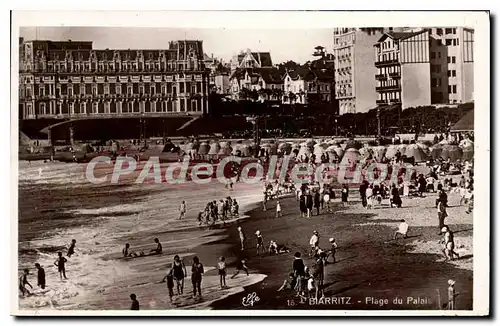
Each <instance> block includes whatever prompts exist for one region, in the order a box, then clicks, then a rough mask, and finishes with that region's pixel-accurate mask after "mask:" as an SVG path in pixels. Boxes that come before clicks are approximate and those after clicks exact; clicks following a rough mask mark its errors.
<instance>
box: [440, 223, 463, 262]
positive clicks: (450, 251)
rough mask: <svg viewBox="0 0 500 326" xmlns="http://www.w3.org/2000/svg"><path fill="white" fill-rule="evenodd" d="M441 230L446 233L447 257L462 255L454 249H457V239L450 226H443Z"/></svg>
mask: <svg viewBox="0 0 500 326" xmlns="http://www.w3.org/2000/svg"><path fill="white" fill-rule="evenodd" d="M441 232H442V233H444V239H443V242H444V249H443V252H444V255H445V259H446V260H448V259H451V260H453V258H454V256H456V257H457V259H458V258H459V257H460V256H459V255H458V254H457V253H456V252H455V251H454V250H455V239H454V235H453V232H451V230H450V228H449V227H448V226H446V225H445V226H443V228H442V229H441Z"/></svg>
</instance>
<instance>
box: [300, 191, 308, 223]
mask: <svg viewBox="0 0 500 326" xmlns="http://www.w3.org/2000/svg"><path fill="white" fill-rule="evenodd" d="M299 209H300V217H306V214H307V207H306V196H305V195H304V194H301V195H300V196H299Z"/></svg>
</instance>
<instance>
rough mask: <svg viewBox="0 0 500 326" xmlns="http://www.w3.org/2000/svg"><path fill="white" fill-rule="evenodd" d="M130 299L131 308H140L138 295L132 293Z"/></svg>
mask: <svg viewBox="0 0 500 326" xmlns="http://www.w3.org/2000/svg"><path fill="white" fill-rule="evenodd" d="M130 300H132V305H131V306H130V310H139V301H138V300H137V296H136V295H135V294H134V293H132V294H131V295H130Z"/></svg>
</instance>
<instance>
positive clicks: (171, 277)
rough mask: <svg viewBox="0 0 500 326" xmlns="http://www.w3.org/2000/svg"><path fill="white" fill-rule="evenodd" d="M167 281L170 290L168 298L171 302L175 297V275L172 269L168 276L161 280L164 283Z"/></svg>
mask: <svg viewBox="0 0 500 326" xmlns="http://www.w3.org/2000/svg"><path fill="white" fill-rule="evenodd" d="M165 280H167V288H168V296H169V298H170V301H172V298H173V296H174V275H173V270H172V269H171V270H170V271H169V272H168V274H167V275H165V277H164V278H163V280H161V281H162V282H165Z"/></svg>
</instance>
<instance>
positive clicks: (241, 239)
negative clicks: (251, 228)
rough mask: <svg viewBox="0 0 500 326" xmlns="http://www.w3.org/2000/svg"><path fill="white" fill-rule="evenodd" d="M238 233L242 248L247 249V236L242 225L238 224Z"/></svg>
mask: <svg viewBox="0 0 500 326" xmlns="http://www.w3.org/2000/svg"><path fill="white" fill-rule="evenodd" d="M238 234H239V237H240V244H241V250H245V240H246V239H247V237H246V236H245V233H243V230H242V229H241V226H238Z"/></svg>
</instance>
